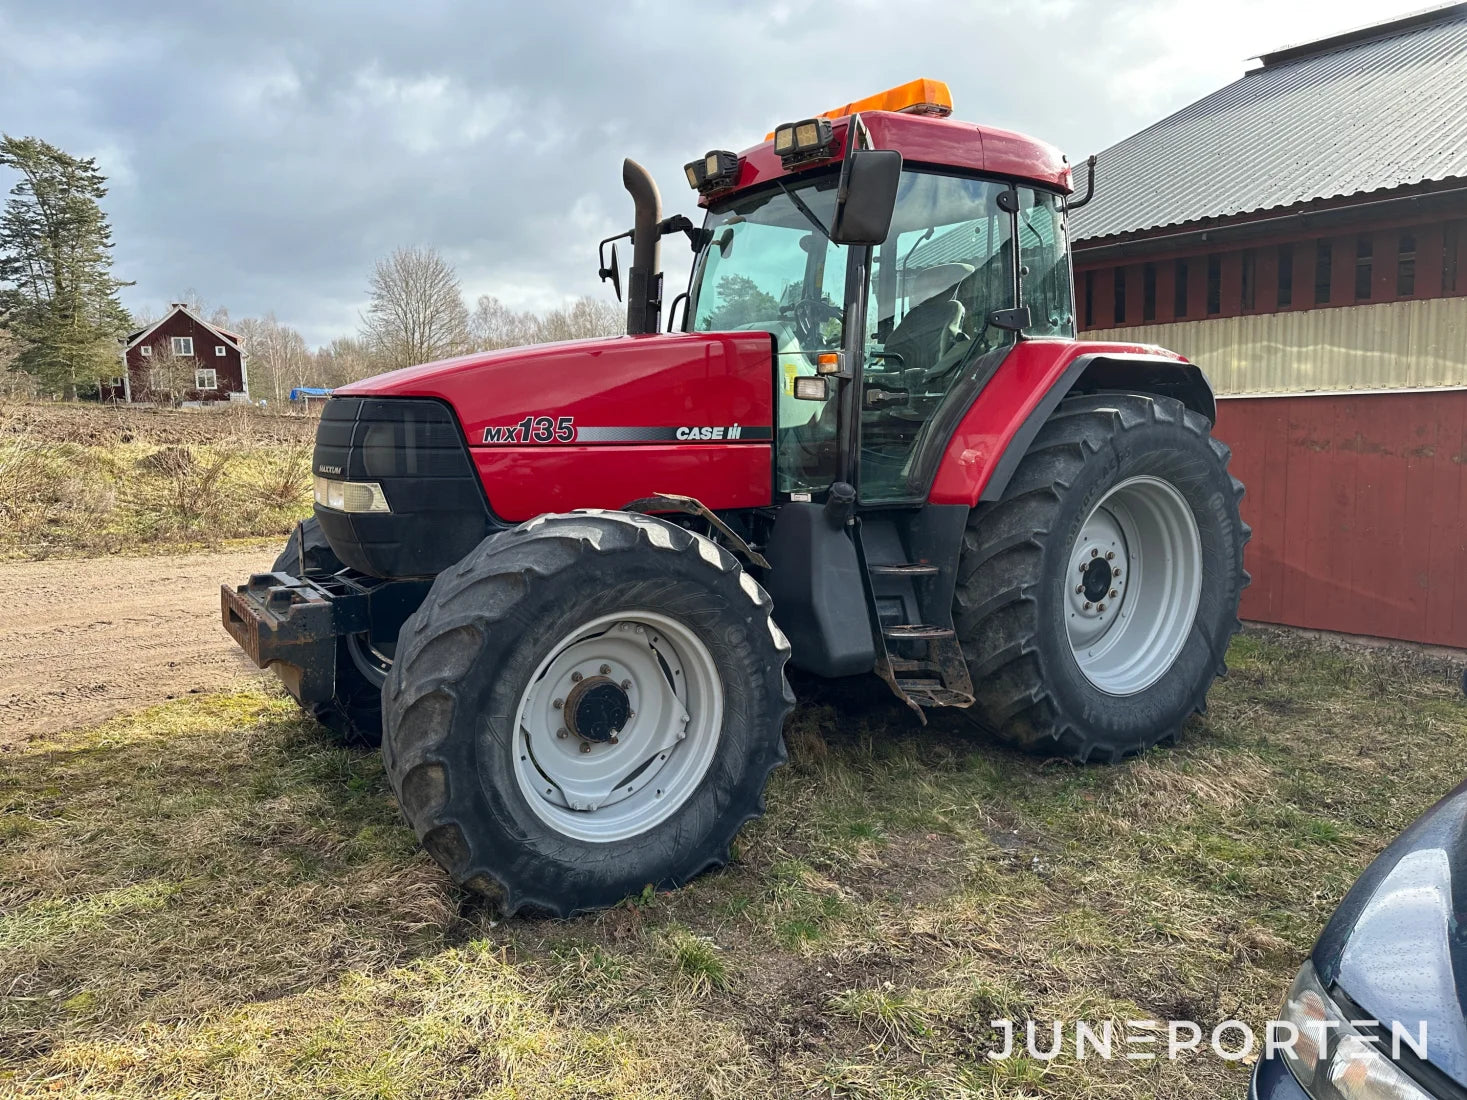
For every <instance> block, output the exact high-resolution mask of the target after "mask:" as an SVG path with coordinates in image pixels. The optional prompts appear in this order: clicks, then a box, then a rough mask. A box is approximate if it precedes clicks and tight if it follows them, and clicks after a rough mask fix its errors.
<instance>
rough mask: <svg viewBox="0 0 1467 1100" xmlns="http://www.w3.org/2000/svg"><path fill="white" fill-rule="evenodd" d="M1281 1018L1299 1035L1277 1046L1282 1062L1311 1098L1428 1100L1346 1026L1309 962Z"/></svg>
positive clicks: (1343, 1015)
mask: <svg viewBox="0 0 1467 1100" xmlns="http://www.w3.org/2000/svg"><path fill="white" fill-rule="evenodd" d="M1282 1018H1283V1020H1285V1021H1287V1022H1288V1023H1290V1024H1293V1025H1294V1027H1296V1028H1297V1029H1298V1031H1299V1037H1298V1039H1297V1040H1296V1041H1295V1042H1294V1043H1293V1044H1292V1045H1287V1044H1283V1045H1281V1052H1282V1054H1283V1057H1284V1061H1285V1062H1287V1063H1288V1066H1289V1068H1290V1069H1291V1070H1293V1071H1294V1076H1295V1077H1297V1078H1298V1079H1299V1083H1300V1084H1301V1085H1303V1086H1304V1088H1305V1090H1306V1091H1307V1092H1308V1093H1309V1095H1310V1096H1313V1097H1314V1098H1315V1100H1432V1098H1431V1094H1430V1093H1428V1092H1426V1091H1425V1090H1424V1089H1422V1088H1421V1087H1420V1086H1419V1085H1417V1084H1416V1082H1415V1081H1413V1080H1411V1078H1409V1077H1407V1076H1406V1075H1405V1074H1404V1073H1402V1072H1401V1070H1400V1069H1399V1068H1397V1066H1396V1064H1395V1063H1394V1062H1392V1061H1391V1060H1390V1059H1389V1058H1387V1057H1386V1056H1385V1055H1384V1054H1382V1053H1381V1051H1380V1050H1379V1049H1378V1048H1377V1046H1376V1045H1375V1043H1374V1042H1372V1041H1371V1040H1370V1039H1368V1038H1366V1037H1365V1036H1364V1035H1362V1034H1361V1032H1359V1031H1357V1030H1356V1029H1355V1028H1354V1027H1352V1026H1351V1023H1350V1018H1349V1015H1348V1014H1347V1013H1346V1012H1345V1011H1344V1010H1343V1009H1341V1008H1340V1006H1339V1005H1337V1004H1336V1003H1335V1002H1334V999H1333V998H1332V997H1330V995H1329V994H1328V993H1327V992H1325V989H1324V987H1323V986H1322V985H1321V984H1320V981H1319V975H1318V974H1316V973H1315V972H1314V964H1313V963H1310V962H1306V963H1305V964H1304V965H1303V966H1302V967H1301V968H1300V969H1299V975H1298V977H1296V978H1295V979H1294V984H1293V985H1292V986H1291V987H1290V988H1289V994H1288V996H1287V997H1286V998H1285V999H1284V1010H1283V1014H1282Z"/></svg>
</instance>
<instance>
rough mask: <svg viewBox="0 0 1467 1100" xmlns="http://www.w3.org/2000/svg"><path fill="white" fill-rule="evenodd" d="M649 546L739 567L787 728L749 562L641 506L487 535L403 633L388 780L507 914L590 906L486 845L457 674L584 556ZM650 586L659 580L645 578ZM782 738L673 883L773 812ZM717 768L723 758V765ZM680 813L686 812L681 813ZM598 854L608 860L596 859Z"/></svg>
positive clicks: (766, 616)
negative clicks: (549, 890) (480, 833)
mask: <svg viewBox="0 0 1467 1100" xmlns="http://www.w3.org/2000/svg"><path fill="white" fill-rule="evenodd" d="M630 550H637V551H641V552H650V553H667V554H678V555H685V554H695V555H697V556H698V557H700V558H701V559H702V560H703V561H704V562H706V563H707V564H708V565H709V566H711V567H712V568H713V569H715V570H717V571H718V572H719V573H722V574H731V573H733V572H735V571H737V572H738V588H739V589H740V590H741V591H742V594H743V597H744V598H747V600H748V601H749V603H750V605H751V609H752V611H753V616H752V619H753V622H754V623H756V624H762V626H756V627H755V629H763V630H767V631H768V635H769V644H770V645H771V646H772V647H773V649H774V650H775V651H776V653H777V656H778V660H776V661H774V662H771V664H772V666H773V667H771V668H770V669H769V670H768V673H767V675H768V676H769V677H770V680H769V682H768V684H767V685H766V692H767V694H768V697H769V698H771V699H773V700H777V707H776V709H777V713H773V714H771V715H768V716H767V720H769V721H771V722H772V723H773V724H774V726H775V729H776V730H782V729H783V725H784V720H785V718H786V716H787V715H788V714H789V712H790V710H791V709H792V708H793V706H794V703H795V698H794V693H793V691H792V690H791V689H790V686H789V681H788V680H787V679H786V677H785V675H784V664H785V660H786V659H787V658H788V656H789V652H790V644H789V641H788V640H787V639H786V638H785V636H784V633H783V632H782V631H781V630H780V629H779V627H778V626H776V625H775V623H774V619H773V617H772V611H773V604H772V601H771V600H770V598H769V596H768V595H767V594H766V593H765V592H764V590H763V588H761V587H760V586H759V585H758V583H757V582H755V581H754V579H753V578H752V577H750V576H749V575H748V574H747V573H744V572H743V571H742V569H741V568H740V566H739V564H738V561H737V560H736V559H735V558H734V557H733V555H732V554H730V553H729V552H728V551H726V550H724V549H723V548H722V547H720V546H718V545H717V544H716V543H714V542H713V541H712V540H710V539H708V538H706V537H704V536H702V535H699V534H696V533H694V532H691V531H688V530H686V529H684V528H681V527H677V526H675V525H673V524H670V523H666V522H664V521H661V520H658V519H655V518H653V517H649V516H643V515H640V514H637V513H627V512H616V511H601V510H595V509H588V510H584V511H577V512H571V513H566V514H557V515H546V516H539V517H536V518H535V519H532V520H529V521H527V522H525V523H523V524H521V525H519V526H518V527H516V528H514V529H512V530H509V531H506V532H503V533H500V534H497V535H495V536H492V537H491V538H488V539H486V540H485V541H484V542H483V543H481V544H480V545H479V547H477V548H476V549H475V550H473V551H472V552H470V553H469V554H468V555H467V556H466V557H465V558H464V559H463V560H462V561H461V562H459V563H458V564H457V565H455V566H453V567H452V568H451V569H449V570H447V571H446V572H444V573H442V574H440V575H439V577H438V579H437V580H436V581H435V582H434V585H433V587H432V589H431V590H430V591H429V594H428V597H427V599H426V600H425V601H424V602H423V604H422V606H421V607H420V608H419V609H418V610H417V611H416V612H415V613H414V614H413V615H412V616H411V617H410V618H409V619H408V621H407V623H406V624H405V625H404V626H403V629H402V633H401V635H400V636H399V639H398V651H397V659H396V660H395V661H394V663H393V666H392V669H391V671H390V672H389V674H388V677H387V683H386V685H385V687H384V689H383V704H384V711H385V715H384V717H385V722H384V726H385V729H386V731H387V732H386V736H385V737H384V739H383V745H382V750H383V760H384V762H385V764H386V770H387V776H388V780H389V782H390V784H391V786H392V789H393V792H394V793H395V794H396V795H397V798H398V802H399V805H400V806H401V808H402V811H403V814H404V816H405V817H406V818H407V819H408V821H409V823H410V824H411V825H412V826H413V828H414V830H415V831H416V832H417V834H418V837H419V839H420V840H421V842H422V844H423V846H424V847H425V848H426V849H427V850H428V851H429V853H430V854H432V855H433V857H434V858H435V859H436V860H437V861H438V862H439V863H440V864H441V865H442V866H443V867H444V868H445V869H446V870H447V871H448V872H449V874H450V875H451V876H452V877H453V879H454V880H455V881H456V882H458V883H459V884H461V885H464V886H467V887H469V888H471V889H475V890H477V891H479V892H481V893H485V894H488V895H489V896H490V897H491V898H493V899H494V900H495V901H496V902H497V904H498V906H499V908H500V909H501V911H503V912H504V913H506V914H512V913H514V912H515V911H517V910H519V909H521V908H524V907H530V908H534V909H538V910H542V911H545V912H549V913H551V914H554V915H556V916H562V917H563V916H569V915H570V914H571V913H573V912H575V911H577V909H578V908H580V907H578V906H576V905H573V904H571V903H569V902H567V901H566V899H564V898H561V897H557V896H547V895H546V894H545V893H543V892H541V891H539V890H538V889H537V886H536V883H535V882H534V881H533V875H532V874H525V873H522V872H523V871H524V867H523V861H521V862H519V863H517V862H516V861H515V860H514V859H505V858H493V855H499V856H501V857H502V855H503V854H502V853H495V854H493V855H491V853H488V852H485V851H482V850H479V848H477V847H476V843H475V840H474V833H475V830H473V829H472V828H467V827H465V821H466V819H467V815H468V813H472V812H473V811H469V810H467V807H468V804H469V802H470V801H471V795H470V794H469V793H467V792H465V791H464V790H462V789H461V788H463V787H468V786H470V784H468V783H462V782H457V783H456V782H455V778H454V777H455V776H462V775H466V774H472V769H473V763H472V757H471V755H470V754H468V753H467V752H466V751H465V746H464V745H462V744H461V743H457V741H461V740H462V739H461V738H459V739H455V738H454V737H453V735H452V731H453V726H454V723H455V718H456V710H457V708H458V707H459V706H460V700H459V697H458V693H457V691H456V689H455V684H456V681H457V680H458V679H459V678H460V677H461V676H463V674H464V672H465V671H466V670H467V669H468V668H469V666H470V665H471V664H472V663H473V662H474V660H475V659H476V658H477V656H478V653H479V649H480V646H481V644H482V639H483V637H484V636H485V635H486V634H488V633H489V632H492V631H494V630H496V628H497V627H499V626H500V625H501V624H504V623H506V622H512V623H514V624H515V625H516V626H519V627H524V626H527V625H529V624H527V623H524V622H522V621H520V619H518V618H517V616H521V615H522V614H523V612H522V610H521V609H522V606H523V601H524V597H525V596H526V595H528V594H529V593H530V592H531V591H532V590H534V589H535V588H536V587H537V586H541V585H548V584H554V583H555V581H556V579H557V577H558V576H559V575H560V574H562V573H563V572H564V571H565V570H566V569H567V568H570V567H572V566H574V565H575V563H576V562H577V561H579V560H580V559H581V558H582V556H583V555H588V554H606V553H613V552H625V551H630ZM644 583H646V584H647V585H648V587H649V590H650V589H651V588H654V587H658V585H657V582H644ZM732 704H733V696H732V695H728V694H726V695H725V707H726V714H725V723H729V722H733V721H740V720H745V721H746V720H748V716H746V715H743V714H741V713H739V712H737V711H735V710H733V709H732ZM483 720H484V721H486V722H488V723H490V724H491V726H497V724H500V723H502V724H504V725H505V726H507V725H508V724H510V723H513V722H514V721H515V716H514V715H495V714H489V715H484V716H483ZM785 760H786V752H785V746H784V738H783V736H782V734H777V735H776V736H775V737H773V738H772V739H770V740H769V743H768V748H767V751H766V753H765V754H764V756H763V758H762V759H757V760H753V761H751V766H750V771H749V775H750V776H752V777H753V778H752V781H749V782H746V783H745V784H744V786H743V787H742V788H741V790H752V791H753V792H755V793H754V794H753V795H752V797H750V798H749V799H748V803H747V805H746V806H745V807H744V809H743V811H742V812H739V813H735V814H733V815H731V816H730V817H728V819H727V821H728V827H727V828H725V829H723V830H721V831H719V832H718V833H717V835H708V836H706V837H704V838H703V842H702V844H701V846H700V848H699V849H698V850H697V851H696V852H689V853H687V856H686V859H685V860H684V861H683V864H682V866H683V868H684V871H683V873H681V874H680V875H679V876H677V879H676V880H675V881H674V882H673V883H672V884H674V885H676V884H681V882H685V881H687V880H689V879H691V878H693V877H695V876H696V875H698V874H701V873H702V872H704V871H706V870H709V869H712V868H715V867H721V866H723V865H725V864H726V863H727V862H728V861H729V858H730V846H731V844H732V842H733V838H734V836H735V835H736V834H737V833H738V831H739V830H740V829H741V828H742V827H743V826H744V825H745V824H747V823H748V822H749V821H750V820H752V819H754V818H756V817H759V816H761V815H762V814H763V812H764V788H765V785H766V783H767V781H768V777H769V774H770V773H771V772H772V771H773V770H774V768H776V767H778V766H779V765H780V764H782V763H784V762H785ZM714 766H717V764H716V762H715V765H714ZM673 820H676V818H674V819H673ZM601 847H602V848H603V854H602V855H601V856H600V857H599V858H601V859H605V860H614V859H615V858H616V845H613V844H608V845H604V846H601ZM590 858H598V857H596V856H594V855H593V856H591V857H590Z"/></svg>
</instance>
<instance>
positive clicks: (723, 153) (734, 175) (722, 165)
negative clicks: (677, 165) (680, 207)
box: [683, 149, 739, 195]
mask: <svg viewBox="0 0 1467 1100" xmlns="http://www.w3.org/2000/svg"><path fill="white" fill-rule="evenodd" d="M683 172H684V174H686V175H687V177H688V186H689V187H691V188H693V190H695V191H697V192H699V193H700V194H704V195H711V194H713V193H714V192H715V191H723V190H726V189H727V188H730V187H732V186H733V185H734V184H735V183H736V182H737V181H738V178H739V156H738V154H737V153H730V152H729V151H728V150H727V149H711V150H709V151H708V152H707V153H706V154H704V156H703V157H702V159H700V160H692V161H689V162H688V163H687V164H685V165H683Z"/></svg>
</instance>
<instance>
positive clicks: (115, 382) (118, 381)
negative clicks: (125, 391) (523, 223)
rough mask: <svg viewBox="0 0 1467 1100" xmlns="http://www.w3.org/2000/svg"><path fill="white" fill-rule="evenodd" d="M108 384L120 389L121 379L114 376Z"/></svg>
mask: <svg viewBox="0 0 1467 1100" xmlns="http://www.w3.org/2000/svg"><path fill="white" fill-rule="evenodd" d="M108 385H110V386H111V387H112V388H113V389H114V390H120V389H122V379H121V378H114V379H112V381H111V382H109V383H108Z"/></svg>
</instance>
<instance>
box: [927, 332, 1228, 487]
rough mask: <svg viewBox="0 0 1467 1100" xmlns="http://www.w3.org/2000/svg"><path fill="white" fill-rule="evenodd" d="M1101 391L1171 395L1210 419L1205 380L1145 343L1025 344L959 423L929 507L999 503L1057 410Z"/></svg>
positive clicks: (1188, 365)
mask: <svg viewBox="0 0 1467 1100" xmlns="http://www.w3.org/2000/svg"><path fill="white" fill-rule="evenodd" d="M1105 390H1123V391H1125V392H1127V393H1154V394H1158V395H1161V396H1166V397H1175V398H1176V399H1177V400H1179V401H1181V402H1182V404H1184V405H1186V406H1187V407H1188V408H1189V409H1192V410H1194V411H1195V412H1198V413H1200V414H1201V415H1203V416H1205V417H1207V419H1208V420H1209V421H1215V419H1216V406H1215V404H1214V401H1213V394H1212V386H1211V385H1210V384H1209V383H1208V381H1207V377H1206V375H1204V374H1203V373H1202V370H1201V368H1200V367H1198V366H1196V365H1195V364H1193V363H1189V362H1188V361H1187V360H1185V359H1183V358H1182V357H1181V356H1179V355H1175V354H1174V353H1172V352H1168V351H1163V350H1162V349H1161V348H1157V347H1152V346H1150V345H1147V344H1082V343H1073V342H1070V341H1051V340H1026V341H1024V342H1022V343H1020V344H1019V345H1018V346H1017V347H1015V348H1014V349H1013V350H1012V351H1011V352H1010V353H1009V355H1008V356H1007V357H1006V358H1005V360H1004V362H1003V364H1002V365H1001V366H1000V367H999V368H998V370H997V371H995V372H994V376H993V378H992V379H990V380H989V382H988V384H987V385H986V386H985V387H984V388H983V392H982V393H981V394H980V395H979V396H978V399H977V400H976V401H974V402H973V404H972V406H971V407H970V408H969V409H968V411H967V413H966V414H964V416H963V418H962V420H961V421H960V422H959V424H958V427H957V429H956V430H955V431H954V432H953V435H952V438H951V439H950V440H949V441H948V445H947V450H946V451H945V452H944V454H943V457H942V463H941V464H940V466H939V467H938V471H937V476H936V477H935V478H934V479H933V482H932V490H931V492H930V493H929V495H928V501H929V502H930V503H932V504H966V505H967V506H968V507H970V508H972V507H975V506H976V505H977V504H978V503H979V502H980V501H993V500H998V499H999V498H1000V497H1002V496H1003V492H1004V490H1005V489H1006V488H1007V487H1008V483H1009V479H1010V478H1011V477H1013V474H1014V471H1015V470H1016V469H1017V468H1018V465H1019V462H1020V460H1021V459H1022V458H1023V457H1024V454H1025V452H1026V451H1028V449H1029V445H1030V444H1031V443H1033V442H1034V437H1035V436H1036V435H1038V434H1039V429H1040V428H1041V427H1043V425H1044V422H1045V421H1046V420H1048V419H1049V415H1050V414H1051V413H1052V412H1054V410H1055V407H1056V406H1058V405H1059V403H1060V402H1061V401H1063V400H1064V399H1065V398H1066V397H1067V396H1069V395H1070V394H1072V393H1094V392H1101V391H1105Z"/></svg>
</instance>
